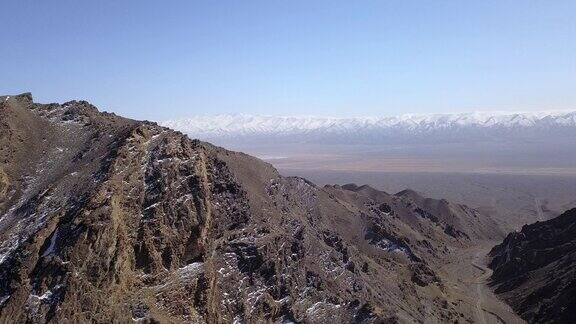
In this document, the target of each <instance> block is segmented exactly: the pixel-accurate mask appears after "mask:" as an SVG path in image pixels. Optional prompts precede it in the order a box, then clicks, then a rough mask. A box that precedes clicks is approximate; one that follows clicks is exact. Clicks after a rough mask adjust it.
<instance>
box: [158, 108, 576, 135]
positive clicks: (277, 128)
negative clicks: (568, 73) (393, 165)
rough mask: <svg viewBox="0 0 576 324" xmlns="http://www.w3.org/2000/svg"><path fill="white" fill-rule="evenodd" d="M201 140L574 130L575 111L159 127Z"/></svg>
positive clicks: (261, 119)
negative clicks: (239, 137) (171, 129)
mask: <svg viewBox="0 0 576 324" xmlns="http://www.w3.org/2000/svg"><path fill="white" fill-rule="evenodd" d="M161 124H162V125H163V126H167V127H170V128H173V129H176V130H179V131H182V132H185V133H187V134H189V135H191V136H194V137H199V138H234V137H237V136H241V137H245V136H251V137H258V136H302V137H306V138H310V137H318V136H321V137H322V136H324V137H325V136H335V135H336V136H342V135H345V136H357V135H362V136H369V137H373V136H394V135H400V134H402V135H422V134H431V133H434V134H437V133H445V132H466V131H472V132H486V131H493V130H497V131H502V130H504V131H510V130H526V129H554V128H576V111H538V112H469V113H456V114H431V115H417V114H405V115H401V116H395V117H349V118H343V117H318V116H255V115H245V114H236V115H214V116H196V117H191V118H185V119H176V120H168V121H164V122H161Z"/></svg>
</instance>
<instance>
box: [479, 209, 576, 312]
mask: <svg viewBox="0 0 576 324" xmlns="http://www.w3.org/2000/svg"><path fill="white" fill-rule="evenodd" d="M490 255H491V256H492V261H491V263H490V268H492V269H493V270H494V273H493V275H492V278H491V280H492V285H493V286H494V288H495V291H496V293H498V294H499V295H500V296H501V297H503V298H504V299H505V300H506V301H507V302H508V303H509V304H510V305H512V307H513V308H514V309H515V310H516V311H517V312H518V313H519V314H520V315H521V316H522V317H523V318H524V319H526V320H527V321H528V322H530V323H572V322H573V321H574V319H575V318H576V209H572V210H569V211H567V212H565V213H564V214H562V215H560V216H558V217H556V218H554V219H551V220H548V221H545V222H537V223H535V224H531V225H525V226H524V227H523V228H522V230H521V231H520V232H515V233H511V234H509V235H508V236H507V237H506V239H505V240H504V242H502V244H500V245H497V246H496V247H494V248H493V249H492V251H491V252H490Z"/></svg>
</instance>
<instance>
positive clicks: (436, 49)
mask: <svg viewBox="0 0 576 324" xmlns="http://www.w3.org/2000/svg"><path fill="white" fill-rule="evenodd" d="M575 14H576V1H562V0H554V1H547V0H540V1H532V0H518V1H506V0H494V1H486V0H482V1H461V0H453V1H442V0H430V1H407V0H388V1H387V0H378V1H350V0H347V1H335V0H330V1H310V0H306V1H274V0H267V1H249V0H237V1H223V0H220V1H142V0H140V1H78V0H69V1H61V0H50V1H46V0H3V1H2V4H1V11H0V44H2V45H1V46H0V70H1V71H2V72H1V77H0V91H1V92H2V93H5V94H10V93H16V92H22V91H32V92H33V94H34V95H35V98H36V100H37V101H40V102H54V101H56V102H62V101H66V100H69V99H87V100H89V101H91V102H93V103H95V104H96V105H98V106H99V107H100V108H101V109H103V110H108V111H114V112H116V113H119V114H124V115H127V116H131V117H135V118H148V119H166V118H174V117H182V116H189V115H196V114H213V113H249V114H274V115H286V114H313V115H334V116H346V115H354V116H357V115H362V116H365V115H396V114H401V113H405V112H412V113H428V112H453V111H458V112H459V111H470V110H542V109H552V108H554V109H567V108H574V109H576V19H575Z"/></svg>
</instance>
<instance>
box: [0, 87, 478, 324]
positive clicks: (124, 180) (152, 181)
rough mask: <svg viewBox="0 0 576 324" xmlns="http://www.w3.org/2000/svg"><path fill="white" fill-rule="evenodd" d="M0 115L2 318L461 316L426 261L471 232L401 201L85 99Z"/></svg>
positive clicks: (14, 103)
mask: <svg viewBox="0 0 576 324" xmlns="http://www.w3.org/2000/svg"><path fill="white" fill-rule="evenodd" d="M0 112H1V114H0V127H1V129H0V131H1V136H0V144H1V148H2V149H1V151H0V154H1V155H0V163H1V164H0V192H1V193H3V194H2V195H1V196H0V215H1V216H0V217H1V218H0V240H1V243H0V322H5V321H17V322H32V323H41V322H63V321H64V322H65V321H69V322H129V321H132V320H135V321H142V322H155V321H159V322H182V321H184V322H193V323H204V322H210V323H216V322H222V323H229V322H238V323H240V322H248V323H252V322H310V323H333V322H382V321H390V322H396V321H398V322H406V321H422V322H423V321H426V320H427V319H429V318H436V319H438V320H440V321H455V320H459V321H461V322H466V321H467V318H465V317H464V315H462V314H461V313H459V312H458V311H457V309H456V308H457V306H458V304H459V300H457V298H452V297H450V296H451V294H450V289H451V288H450V287H447V286H446V285H445V284H444V283H443V279H442V278H441V275H440V274H438V273H436V272H435V271H433V270H432V268H431V267H430V264H431V263H433V262H436V261H435V259H434V257H435V256H437V255H438V254H442V253H443V252H441V251H442V250H443V249H445V248H446V244H447V243H446V242H458V243H459V244H467V243H466V240H468V238H467V239H464V238H462V237H454V236H453V235H450V233H446V232H445V231H444V230H443V229H442V230H438V229H431V230H427V231H428V232H430V233H432V231H433V232H434V236H433V237H434V238H435V240H434V242H430V241H429V240H427V239H426V236H423V235H421V234H420V233H419V232H418V231H417V230H416V229H415V228H413V224H411V223H410V222H409V221H407V220H406V219H401V218H393V217H392V218H391V217H390V215H393V214H402V215H404V213H405V212H404V211H402V212H400V211H399V209H398V208H400V207H398V206H397V205H395V204H392V203H391V204H389V205H384V204H382V203H380V204H379V205H378V206H375V205H374V206H372V205H364V204H363V203H360V202H359V201H362V202H365V200H357V201H355V200H351V198H350V197H344V196H343V195H342V193H343V192H345V191H346V190H341V189H335V188H332V189H330V188H325V189H322V188H318V187H316V186H315V185H313V184H311V183H309V182H307V181H306V180H304V179H300V178H284V177H281V176H280V175H279V174H278V173H277V172H276V170H274V169H273V168H272V167H271V166H270V165H268V164H266V163H263V162H262V161H260V160H257V159H255V158H252V157H250V156H247V155H245V154H242V153H235V152H230V151H226V150H224V149H221V148H217V147H214V146H212V145H210V144H207V143H202V142H199V141H194V140H190V139H188V138H187V137H186V136H184V135H182V134H180V133H178V132H174V131H171V130H169V129H166V128H163V127H160V126H158V125H156V124H154V123H149V122H136V121H133V120H128V119H124V118H121V117H118V116H115V115H114V114H107V113H100V112H98V111H97V110H96V108H94V107H93V106H91V105H90V104H88V103H86V102H81V101H80V102H77V101H73V102H69V103H65V104H63V105H58V104H50V105H41V104H36V103H33V102H32V99H31V96H30V95H21V96H15V97H0ZM402 208H404V207H402ZM423 208H425V207H423ZM423 212H428V213H431V212H430V211H426V210H424V209H423ZM411 217H420V218H422V217H421V216H414V215H413V216H411ZM426 222H430V221H429V220H426ZM424 224H427V223H425V222H423V223H421V224H419V225H418V226H420V227H419V228H423V226H425V225H424ZM430 226H437V225H434V224H432V225H430ZM437 241H438V242H444V243H441V244H439V243H437Z"/></svg>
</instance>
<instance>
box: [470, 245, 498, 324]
mask: <svg viewBox="0 0 576 324" xmlns="http://www.w3.org/2000/svg"><path fill="white" fill-rule="evenodd" d="M483 252H484V251H482V250H480V251H478V252H477V253H476V255H475V256H474V260H473V261H472V262H471V264H472V266H474V267H475V268H477V269H479V270H480V271H482V272H483V274H482V275H481V276H480V277H478V278H477V281H476V283H475V285H476V294H477V298H478V299H477V301H476V321H477V322H478V323H484V324H485V323H488V322H486V315H485V311H484V308H483V300H484V299H486V296H485V294H484V291H483V288H484V285H485V282H486V280H488V278H490V276H491V275H492V269H490V268H488V267H486V266H485V265H484V263H483V262H482V258H483V257H484V254H483ZM499 320H501V319H499Z"/></svg>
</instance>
